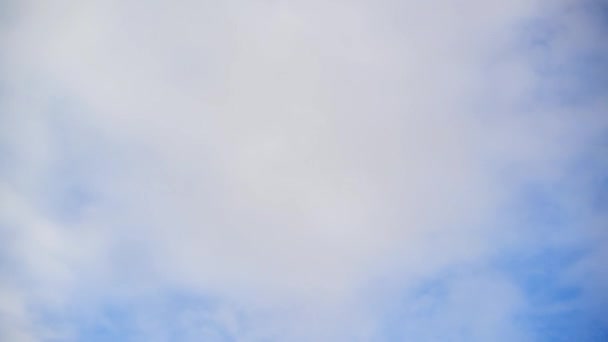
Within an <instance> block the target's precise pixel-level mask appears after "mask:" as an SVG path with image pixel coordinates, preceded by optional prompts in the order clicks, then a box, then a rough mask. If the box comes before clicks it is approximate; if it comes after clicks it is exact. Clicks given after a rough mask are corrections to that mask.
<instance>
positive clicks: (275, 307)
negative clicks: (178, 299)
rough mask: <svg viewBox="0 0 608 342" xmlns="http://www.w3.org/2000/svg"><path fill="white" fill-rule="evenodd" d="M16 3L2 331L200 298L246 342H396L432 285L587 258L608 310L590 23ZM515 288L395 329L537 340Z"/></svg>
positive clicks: (494, 278) (459, 10)
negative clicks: (238, 320) (595, 202)
mask: <svg viewBox="0 0 608 342" xmlns="http://www.w3.org/2000/svg"><path fill="white" fill-rule="evenodd" d="M600 5H601V4H600ZM600 5H597V6H600ZM7 6H8V7H7V8H9V9H10V10H11V11H12V12H10V13H13V15H12V16H9V17H10V19H11V20H8V21H7V22H8V24H5V25H4V27H3V28H2V35H1V39H2V40H1V42H2V50H3V51H5V52H4V53H3V54H2V56H1V58H2V59H1V62H0V68H1V69H2V70H3V72H4V73H5V74H6V75H7V76H6V77H5V79H4V81H3V82H2V88H3V97H2V99H1V100H0V104H1V105H2V111H3V113H4V114H2V117H1V120H2V122H1V126H2V131H1V133H0V134H1V137H2V140H1V144H0V158H1V159H0V160H2V164H4V165H6V167H5V168H4V171H2V173H1V177H2V178H1V181H2V183H1V185H2V188H1V190H2V191H1V192H2V196H3V200H2V201H3V203H7V204H6V205H3V209H2V210H1V211H0V214H1V219H0V233H2V236H3V237H4V236H6V237H7V239H6V241H9V242H10V244H9V243H6V246H10V248H8V247H7V252H4V253H3V254H2V258H3V259H6V260H7V261H6V263H7V264H8V265H10V267H8V268H7V269H6V270H5V269H4V268H3V269H2V271H0V275H1V277H0V279H6V282H7V284H9V285H10V286H8V287H10V288H13V286H14V287H15V288H20V289H21V290H19V291H17V292H15V291H16V290H10V291H13V292H9V293H11V294H8V295H7V296H8V297H10V298H12V300H13V301H14V304H10V302H7V304H4V302H3V303H2V304H0V308H1V309H0V312H2V313H3V317H6V318H2V319H0V330H3V331H8V333H9V334H23V335H24V336H31V339H33V340H44V339H45V337H44V335H45V334H49V333H48V332H45V330H49V329H50V330H53V324H52V322H50V323H49V322H46V323H45V320H44V319H42V318H40V317H41V316H43V315H41V314H40V313H39V312H49V313H50V314H49V316H51V317H56V318H57V317H63V321H64V323H65V326H67V328H65V329H66V330H69V331H75V332H73V335H72V337H70V338H72V339H76V340H78V339H86V337H83V336H80V335H79V334H81V333H82V332H78V329H79V327H78V325H79V324H78V323H76V322H72V319H71V317H72V315H71V314H69V311H70V310H76V309H75V307H77V308H78V310H85V311H86V310H95V309H96V308H98V309H99V310H101V308H103V307H104V302H105V301H122V302H123V303H131V302H138V303H143V304H141V307H144V308H147V306H146V304H147V301H152V299H151V298H152V297H153V296H154V294H158V295H160V296H165V295H166V293H167V292H175V291H178V292H179V291H181V292H184V293H189V294H192V295H193V296H200V297H212V298H216V299H218V300H220V301H224V302H225V303H235V304H234V305H232V304H226V305H227V306H226V307H227V308H228V309H225V311H226V312H228V313H227V314H221V315H220V316H222V315H224V316H222V317H224V318H225V317H226V316H230V317H232V316H239V315H242V316H244V317H246V321H248V322H252V323H251V324H255V329H253V328H251V329H249V330H248V329H244V330H240V331H239V332H238V334H239V335H238V336H233V337H229V338H228V339H230V338H234V339H237V340H241V339H243V340H247V339H250V340H260V339H264V338H268V339H271V340H293V341H297V340H302V341H310V340H328V341H329V340H331V341H336V340H337V341H339V340H357V339H360V340H374V336H376V337H377V336H383V335H384V333H383V332H382V329H400V328H399V324H394V325H390V324H389V326H390V327H388V328H387V324H384V323H383V319H385V318H383V315H384V313H382V311H383V310H388V309H387V308H386V307H385V306H384V304H380V303H383V302H384V301H389V302H390V301H391V300H392V299H394V298H397V297H400V296H402V294H403V293H405V294H406V296H409V294H411V293H414V292H415V288H416V286H418V284H420V283H424V282H425V281H428V279H433V278H436V277H437V275H438V274H443V273H444V272H447V270H453V269H458V270H463V269H464V270H466V269H469V268H476V267H477V268H478V267H481V266H480V265H485V266H484V267H489V266H490V265H493V263H494V259H495V258H497V257H499V256H500V255H502V254H501V253H507V254H509V253H513V252H514V251H522V250H523V251H529V250H534V249H535V248H540V247H544V246H546V245H553V244H556V243H557V244H559V242H560V241H567V242H571V243H576V242H577V241H585V242H586V241H589V238H590V236H600V237H601V238H600V239H599V240H597V241H600V242H597V246H596V247H593V248H592V249H591V250H592V252H590V253H591V254H590V256H589V257H587V258H585V259H582V260H580V264H578V263H577V265H573V271H572V274H573V277H574V280H573V281H574V282H575V283H577V284H585V285H581V286H583V287H585V288H594V287H599V289H597V288H594V289H590V290H588V291H586V292H585V293H586V295H587V296H589V297H590V298H597V293H600V292H601V289H602V288H605V282H601V281H600V280H597V279H596V276H597V277H599V275H598V274H599V271H598V269H599V268H598V266H597V265H599V264H598V262H599V261H600V260H601V259H602V257H601V255H600V254H601V253H600V252H598V251H599V250H601V246H605V242H606V239H605V238H604V237H603V236H604V235H605V234H602V233H601V229H597V228H592V227H597V226H601V225H602V224H603V222H604V221H605V220H604V218H603V217H602V216H601V215H598V214H597V213H595V212H593V213H591V212H589V211H587V208H588V201H587V200H586V199H585V198H581V196H582V197H584V196H587V195H589V194H591V193H593V190H592V189H589V188H586V187H585V186H586V184H581V183H582V182H581V183H579V182H577V181H573V180H572V177H577V176H578V175H581V173H577V172H570V171H569V170H570V169H572V168H573V167H574V165H577V163H578V162H579V160H580V159H581V158H582V156H584V155H585V154H586V153H589V152H588V151H589V150H590V149H593V148H594V145H593V144H594V143H595V141H597V139H599V138H598V137H599V136H601V135H602V134H604V132H605V131H606V120H605V118H604V116H603V115H602V110H603V109H604V105H605V92H604V91H603V90H602V89H601V88H602V86H603V85H605V84H604V83H602V82H603V81H602V80H603V79H602V78H601V77H603V76H598V77H597V79H596V78H594V77H591V76H589V75H588V74H586V73H588V72H589V71H587V70H588V69H586V65H587V63H586V61H587V60H592V61H596V62H594V63H598V65H600V66H605V64H602V63H605V57H606V53H605V48H604V47H599V46H597V45H599V44H596V43H595V42H596V41H597V39H595V38H594V37H599V35H600V33H599V32H601V30H605V29H604V28H603V27H602V26H601V25H600V24H599V22H595V21H590V20H589V18H591V16H590V14H589V10H588V9H587V7H586V6H595V5H594V3H593V2H588V3H587V2H586V3H584V4H583V5H578V4H573V3H571V2H568V1H559V2H556V3H554V4H552V5H545V4H540V3H537V2H529V1H511V2H506V3H503V2H500V3H499V2H487V1H467V2H463V3H460V4H456V3H452V2H449V1H430V2H425V3H424V4H420V3H416V2H413V1H405V2H403V1H401V2H396V1H388V0H386V1H379V2H374V3H370V2H363V1H353V2H346V1H337V2H332V3H331V4H328V3H325V2H320V1H260V2H242V1H224V2H219V1H203V2H197V1H178V2H176V3H174V4H170V5H169V4H167V3H163V2H148V3H146V4H141V3H138V2H136V1H126V2H125V1H123V2H118V1H85V2H75V1H67V0H66V1H57V2H54V3H52V4H51V3H47V2H40V1H23V2H19V3H18V4H17V3H9V5H7ZM598 20H599V19H598ZM596 23H597V24H596ZM598 39H599V38H598ZM589 78H593V79H592V80H589ZM592 82H597V83H592ZM595 146H597V145H595ZM589 159H590V160H593V161H596V160H598V157H597V156H591V157H589ZM603 166H605V165H604V164H601V165H600V166H597V167H596V169H595V170H596V171H594V172H588V173H584V174H585V175H589V177H591V174H593V175H596V174H600V173H601V168H602V167H603ZM598 177H599V176H598ZM591 178H593V177H591ZM533 186H538V187H540V188H543V187H551V186H558V187H559V188H560V189H561V188H565V189H566V190H564V191H556V192H548V193H547V194H546V195H545V196H546V197H547V198H549V199H550V200H551V201H555V202H557V204H555V205H556V206H557V207H558V208H560V209H559V210H564V211H567V210H571V211H574V212H576V213H577V215H576V217H574V218H573V219H572V221H571V222H569V224H568V227H570V228H567V229H566V228H565V229H563V232H562V233H560V234H559V235H557V236H555V237H551V238H544V236H543V237H542V238H536V236H535V234H536V232H540V233H539V234H540V235H543V233H542V232H545V230H543V228H542V227H540V225H539V224H537V223H534V222H532V223H531V222H529V221H526V218H525V215H526V214H525V213H526V212H528V210H530V209H531V208H532V209H535V208H537V207H535V206H534V205H531V204H530V202H529V200H530V198H529V196H527V195H526V191H529V189H530V188H531V187H533ZM568 189H570V190H569V191H567V190H568ZM522 194H523V195H522ZM572 194H574V195H575V196H577V197H575V199H571V198H572V197H571V195H572ZM541 197H542V196H541ZM592 220H595V221H596V222H597V223H589V222H590V221H592ZM528 231H530V232H528ZM593 234H595V235H593ZM556 241H557V242H556ZM4 245H5V244H3V247H4ZM560 246H561V245H560ZM505 251H506V252H505ZM591 255H592V256H591ZM497 272H499V271H487V272H486V271H484V272H482V274H475V275H473V276H469V275H466V276H459V277H457V278H458V279H457V280H454V281H447V284H449V285H446V286H447V287H448V288H449V289H448V290H446V293H448V294H447V295H446V298H447V299H446V300H445V301H439V302H438V303H439V304H437V305H438V306H439V307H440V308H441V309H438V312H437V313H435V314H433V315H431V318H430V319H429V320H426V319H425V318H421V317H417V316H414V317H410V316H408V315H409V314H404V316H403V317H401V316H400V315H401V313H399V312H392V311H390V310H389V311H390V312H392V314H394V315H396V317H393V318H391V319H394V320H396V321H397V322H399V319H403V320H404V321H405V320H413V321H414V322H417V321H418V320H422V323H421V324H420V325H416V324H411V323H404V326H403V330H404V332H399V333H395V334H396V336H401V337H404V336H409V335H407V334H411V336H418V337H420V334H426V333H428V332H429V331H430V330H432V329H433V327H436V326H437V327H441V329H438V330H437V331H436V332H437V334H439V335H441V334H444V335H445V336H453V335H451V334H453V333H454V332H453V331H454V329H456V330H458V329H459V328H454V327H460V326H464V327H465V328H466V329H468V330H470V331H471V333H470V334H469V335H466V336H468V337H469V338H470V339H472V340H484V339H485V340H487V339H488V338H493V337H496V336H499V335H500V336H518V337H521V336H524V335H525V333H524V332H523V331H524V330H525V329H524V328H521V327H518V326H517V325H516V324H511V323H509V322H507V321H508V320H510V319H513V317H514V316H515V315H516V313H517V312H519V311H521V310H525V307H526V306H525V305H524V304H521V305H519V304H518V305H515V304H513V303H514V302H517V303H519V302H525V301H526V300H527V299H528V298H527V297H526V296H527V294H526V293H525V289H520V288H518V287H517V281H516V280H513V279H512V278H513V277H515V276H513V275H508V274H507V275H504V274H497ZM588 272H590V273H593V274H594V275H593V276H589V277H590V278H585V277H582V278H584V279H581V276H580V275H579V274H581V273H583V274H588ZM464 273H465V274H469V273H467V272H464ZM598 279H599V278H598ZM384 282H386V283H384ZM598 284H600V285H598ZM3 288H4V287H3ZM378 289H382V290H378ZM379 292H383V293H379ZM13 293H14V294H13ZM387 298H388V299H387ZM424 298H425V297H422V298H414V299H411V302H412V303H413V304H411V305H415V304H416V303H418V302H419V301H422V300H425V299H424ZM79 300H81V301H82V302H83V303H85V304H82V305H80V306H79V305H75V302H77V301H79ZM430 300H431V301H433V300H435V299H430ZM184 302H187V301H184ZM408 303H410V302H408ZM469 304H478V305H475V306H474V307H476V308H478V310H479V311H478V312H471V311H470V310H469V309H466V307H467V306H468V305H469ZM87 305H89V307H87ZM138 305H139V304H138ZM159 305H160V304H159ZM408 305H409V304H408ZM119 306H120V305H119ZM160 306H161V307H162V305H160ZM25 307H29V308H33V309H31V310H25V309H23V308H25ZM121 307H125V306H124V304H123V306H121ZM91 308H92V309H91ZM131 309H132V310H133V312H126V313H125V315H126V316H130V315H131V316H133V317H134V318H133V322H135V321H137V322H139V321H141V320H143V321H145V322H146V323H145V325H146V326H150V327H149V329H151V331H154V332H152V333H150V334H152V335H156V336H157V338H159V339H161V340H163V337H158V336H169V335H167V334H168V333H167V331H169V330H171V329H173V328H170V327H166V326H165V325H163V323H161V322H160V321H162V320H163V319H162V318H163V317H165V314H164V313H162V314H161V313H154V314H147V313H146V309H140V308H139V307H138V306H137V305H134V307H133V308H131ZM78 310H76V311H78ZM124 310H126V311H128V310H127V309H124ZM159 310H161V309H159ZM165 310H168V311H170V312H174V313H179V314H182V313H183V312H182V310H185V309H183V308H182V307H180V308H177V307H175V306H171V305H169V307H168V308H165ZM201 310H202V311H201V312H203V313H202V314H200V312H199V314H200V315H203V316H205V315H207V316H208V315H212V314H210V313H209V312H214V310H211V311H209V312H207V311H205V310H203V309H201ZM161 311H162V310H161ZM397 311H398V310H397ZM66 312H68V313H66ZM152 312H157V311H154V310H152ZM205 312H207V313H205ZM213 315H214V314H213ZM39 316H40V317H39ZM76 316H77V314H76ZM150 316H152V317H150ZM195 316H196V315H195ZM207 316H205V317H207ZM142 317H143V318H142ZM197 317H198V316H197ZM224 318H222V319H224ZM112 319H116V318H110V320H112ZM15 320H18V321H19V322H22V323H18V324H13V323H11V322H13V321H15ZM220 320H221V319H220ZM51 321H52V320H51ZM194 321H195V322H200V323H193V324H194V325H196V326H197V327H195V328H199V326H200V329H202V330H205V329H207V328H206V327H207V326H208V325H211V326H213V324H211V323H208V320H206V319H202V320H198V319H194ZM205 322H207V323H205ZM173 323H174V324H178V323H175V322H173ZM133 324H134V325H136V323H133ZM222 324H224V323H222ZM178 325H179V324H178ZM220 325H221V324H220ZM224 325H226V324H224ZM228 325H229V324H228ZM15 326H22V327H23V329H19V328H13V327H15ZM9 327H11V328H10V330H9ZM420 327H427V328H422V329H423V330H424V331H420V329H421V328H420ZM443 327H445V328H443ZM134 329H135V328H134ZM167 329H168V330H167ZM183 329H186V328H183ZM188 329H190V328H188ZM210 329H211V330H213V328H210ZM59 330H61V329H59ZM220 330H221V329H220ZM228 330H229V329H228ZM520 330H521V331H520ZM205 331H207V330H205ZM443 332H445V333H443ZM55 333H58V332H55ZM89 333H90V332H89ZM205 333H209V334H214V333H217V332H209V331H207V332H205ZM142 334H143V333H142ZM220 335H221V333H220ZM388 335H390V333H389V334H388ZM439 335H438V337H437V338H441V336H439ZM136 336H140V335H137V334H136ZM141 336H148V337H133V338H139V339H148V340H149V339H150V338H151V337H150V335H145V334H144V335H141ZM205 336H206V335H205ZM231 336H232V335H231ZM425 336H431V335H425ZM11 338H12V339H13V340H17V341H20V338H19V337H11ZM207 338H209V339H211V340H213V339H214V338H217V339H218V340H221V339H222V338H224V337H207ZM404 338H405V337H404ZM432 338H433V337H428V339H431V340H432ZM454 338H455V339H458V338H459V337H454ZM521 338H523V337H521ZM22 339H23V340H26V338H25V337H23V338H22ZM47 339H48V338H47ZM66 339H67V337H66ZM166 339H170V337H166ZM184 339H186V337H184ZM194 339H195V340H196V338H194ZM419 339H422V340H423V339H424V337H420V338H419Z"/></svg>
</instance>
